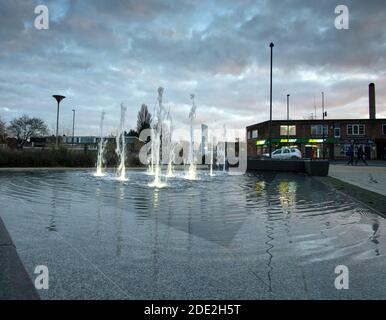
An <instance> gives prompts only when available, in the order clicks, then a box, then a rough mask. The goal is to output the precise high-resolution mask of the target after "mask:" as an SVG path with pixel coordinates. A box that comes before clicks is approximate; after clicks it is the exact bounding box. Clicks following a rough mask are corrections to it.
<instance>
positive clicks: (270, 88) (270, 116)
mask: <svg viewBox="0 0 386 320" xmlns="http://www.w3.org/2000/svg"><path fill="white" fill-rule="evenodd" d="M269 47H270V48H271V69H270V71H271V73H270V81H269V157H270V158H272V52H273V47H274V44H273V42H271V43H270V44H269Z"/></svg>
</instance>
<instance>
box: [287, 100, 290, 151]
mask: <svg viewBox="0 0 386 320" xmlns="http://www.w3.org/2000/svg"><path fill="white" fill-rule="evenodd" d="M289 97H290V95H289V94H287V147H289V136H290V134H289Z"/></svg>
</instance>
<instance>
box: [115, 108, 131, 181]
mask: <svg viewBox="0 0 386 320" xmlns="http://www.w3.org/2000/svg"><path fill="white" fill-rule="evenodd" d="M125 115H126V107H125V106H124V105H123V103H122V104H121V121H120V124H119V129H118V133H117V137H116V143H117V147H116V149H115V152H116V153H117V155H118V159H119V166H118V169H117V180H120V181H127V180H128V179H127V178H126V167H125V156H126V152H125V150H126V148H125V146H126V141H125Z"/></svg>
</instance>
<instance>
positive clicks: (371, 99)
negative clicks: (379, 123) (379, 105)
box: [369, 83, 376, 119]
mask: <svg viewBox="0 0 386 320" xmlns="http://www.w3.org/2000/svg"><path fill="white" fill-rule="evenodd" d="M369 116H370V119H375V118H376V117H375V84H374V83H370V84H369Z"/></svg>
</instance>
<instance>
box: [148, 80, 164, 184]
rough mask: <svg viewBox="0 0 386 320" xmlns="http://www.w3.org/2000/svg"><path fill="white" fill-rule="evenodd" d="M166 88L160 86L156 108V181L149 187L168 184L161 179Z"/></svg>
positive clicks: (153, 152)
mask: <svg viewBox="0 0 386 320" xmlns="http://www.w3.org/2000/svg"><path fill="white" fill-rule="evenodd" d="M163 92H164V88H162V87H159V88H158V98H157V101H158V108H156V112H155V115H156V118H155V121H154V123H155V125H154V129H153V134H152V150H151V153H152V166H153V168H154V181H153V182H152V183H150V184H149V187H156V188H162V187H164V186H166V183H164V182H162V181H161V171H162V168H161V136H162V124H163V118H164V113H165V110H164V107H163V104H162V96H163Z"/></svg>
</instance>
